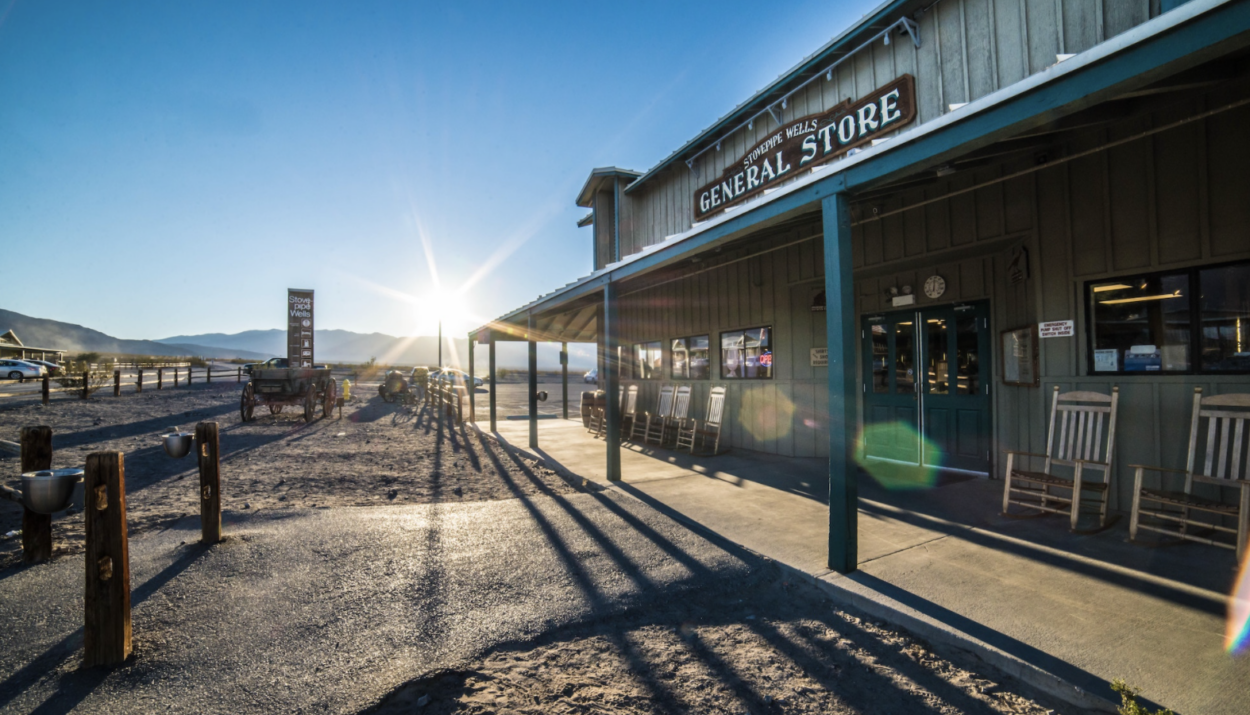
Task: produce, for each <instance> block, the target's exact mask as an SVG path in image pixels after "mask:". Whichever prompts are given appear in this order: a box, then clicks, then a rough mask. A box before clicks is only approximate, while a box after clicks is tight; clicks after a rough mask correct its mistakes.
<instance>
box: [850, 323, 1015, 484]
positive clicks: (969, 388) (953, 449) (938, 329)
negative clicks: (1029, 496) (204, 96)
mask: <svg viewBox="0 0 1250 715" xmlns="http://www.w3.org/2000/svg"><path fill="white" fill-rule="evenodd" d="M862 335H863V341H862V342H863V349H864V360H863V364H864V386H863V389H864V455H865V456H866V457H868V458H870V459H886V460H891V461H894V462H902V463H906V464H915V465H922V466H927V467H940V468H943V469H959V470H964V471H971V472H988V471H989V469H990V435H991V419H992V415H991V411H990V381H991V369H990V368H991V362H990V360H991V354H990V346H991V343H990V331H989V303H988V302H977V303H956V304H954V305H947V306H940V307H935V308H923V309H912V310H907V311H894V312H890V313H881V314H877V315H868V316H865V317H864V319H863V333H862Z"/></svg>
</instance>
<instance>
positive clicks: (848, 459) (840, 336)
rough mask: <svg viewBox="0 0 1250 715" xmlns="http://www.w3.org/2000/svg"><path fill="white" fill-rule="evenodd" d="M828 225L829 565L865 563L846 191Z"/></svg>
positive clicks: (836, 198) (828, 214) (833, 205)
mask: <svg viewBox="0 0 1250 715" xmlns="http://www.w3.org/2000/svg"><path fill="white" fill-rule="evenodd" d="M821 209H822V211H823V215H824V229H825V236H824V242H825V246H824V248H825V306H826V307H825V321H826V327H827V332H826V335H827V336H828V338H827V340H828V342H827V347H828V351H829V367H828V374H829V568H831V569H833V570H834V571H837V572H839V573H850V572H851V571H854V570H855V569H856V568H858V566H859V511H858V509H859V485H858V483H857V482H856V475H857V468H856V465H855V459H854V454H853V451H854V445H855V433H856V431H857V428H858V426H859V418H858V413H857V412H856V390H857V383H858V375H857V374H856V370H855V347H856V345H857V340H856V332H855V289H854V286H853V282H852V265H851V206H850V202H849V201H848V199H847V196H846V194H834V195H833V196H830V197H828V198H826V199H824V200H823V201H822V202H821Z"/></svg>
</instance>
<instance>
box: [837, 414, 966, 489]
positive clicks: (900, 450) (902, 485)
mask: <svg viewBox="0 0 1250 715" xmlns="http://www.w3.org/2000/svg"><path fill="white" fill-rule="evenodd" d="M922 447H923V449H924V455H925V461H926V462H928V463H929V465H931V466H918V465H917V464H914V463H912V464H908V463H907V462H918V461H919V455H920V453H921V448H922ZM855 461H856V463H858V464H859V466H860V467H861V468H862V469H863V470H864V471H865V472H868V475H869V476H871V477H872V478H873V479H875V480H877V482H878V483H879V484H880V485H881V486H883V487H885V488H886V489H891V490H904V489H928V488H930V487H934V486H936V485H937V472H938V469H939V468H940V466H941V464H942V463H943V461H944V459H943V454H942V451H941V450H940V449H938V446H937V445H936V444H934V443H933V442H931V441H929V440H927V439H925V438H924V437H922V436H921V435H920V434H919V433H918V432H916V429H915V427H913V426H912V425H911V424H909V423H907V422H877V423H874V424H871V425H868V426H866V427H864V429H863V430H862V431H861V432H860V433H859V440H858V441H857V442H856V445H855Z"/></svg>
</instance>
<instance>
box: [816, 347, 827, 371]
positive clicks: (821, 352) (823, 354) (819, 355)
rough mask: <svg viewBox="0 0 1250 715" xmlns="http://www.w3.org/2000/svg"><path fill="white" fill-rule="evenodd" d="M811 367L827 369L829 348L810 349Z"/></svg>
mask: <svg viewBox="0 0 1250 715" xmlns="http://www.w3.org/2000/svg"><path fill="white" fill-rule="evenodd" d="M812 367H829V348H812Z"/></svg>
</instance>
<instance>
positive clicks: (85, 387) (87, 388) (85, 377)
mask: <svg viewBox="0 0 1250 715" xmlns="http://www.w3.org/2000/svg"><path fill="white" fill-rule="evenodd" d="M88 397H91V371H90V370H83V371H82V399H84V400H85V399H87V398H88Z"/></svg>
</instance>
